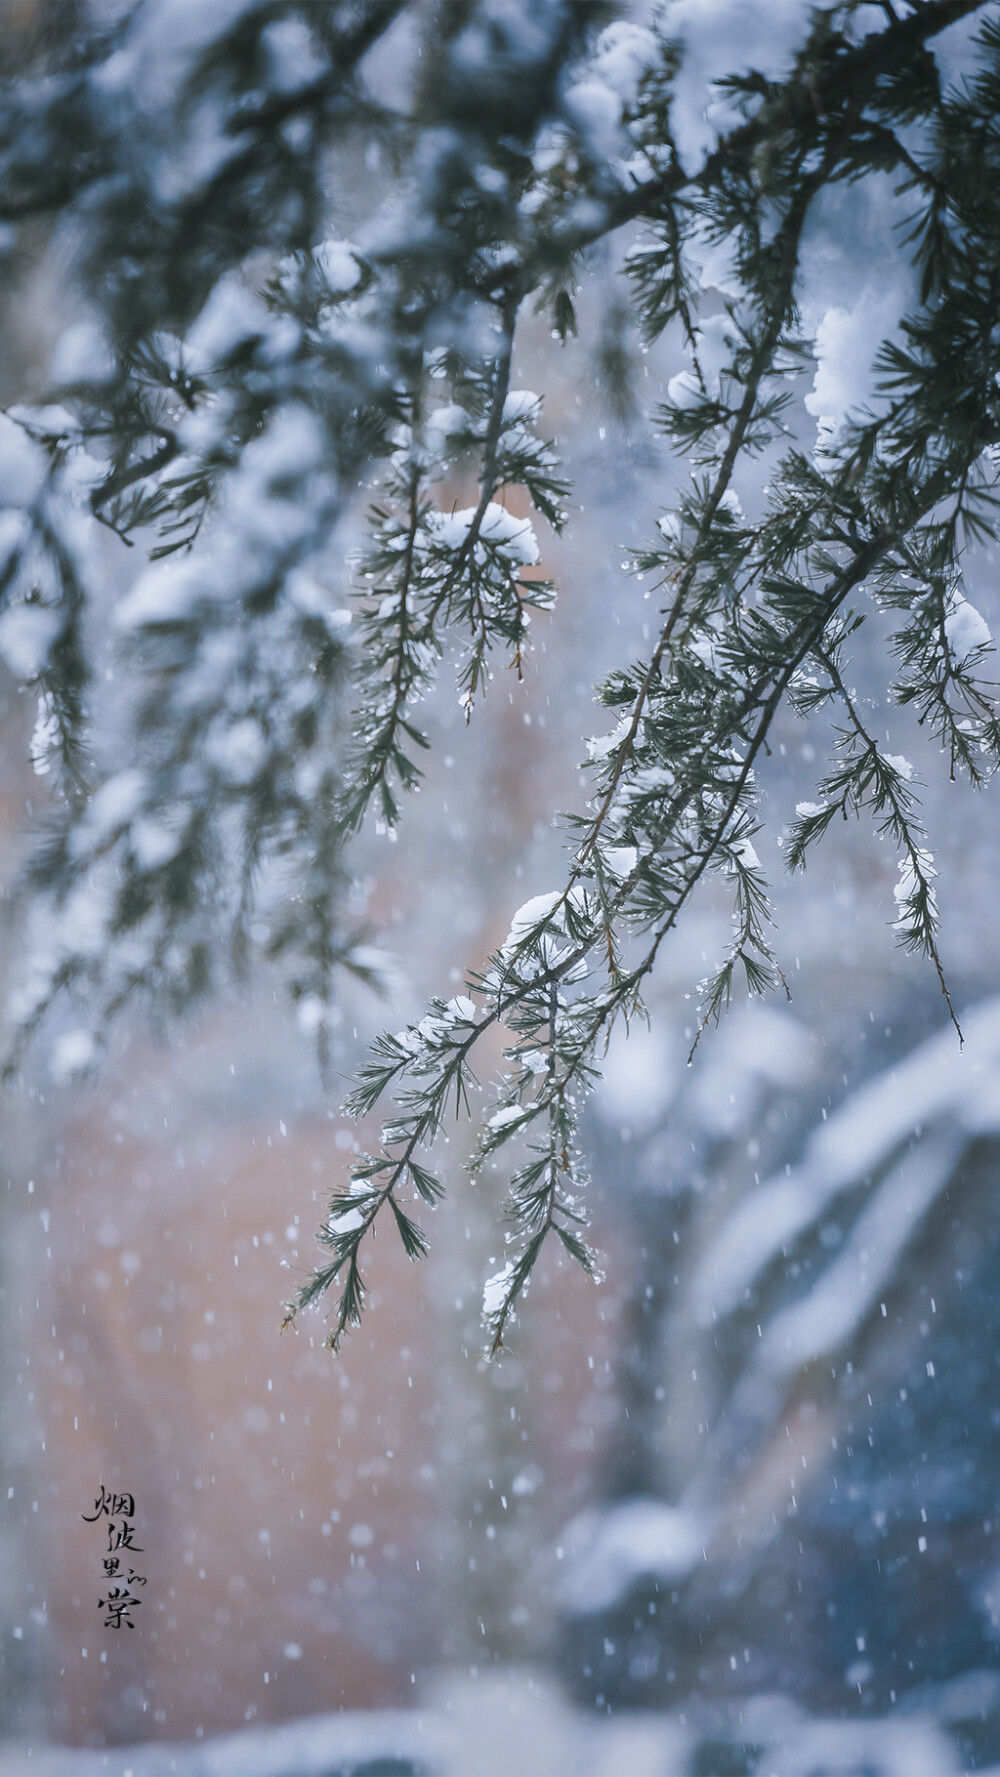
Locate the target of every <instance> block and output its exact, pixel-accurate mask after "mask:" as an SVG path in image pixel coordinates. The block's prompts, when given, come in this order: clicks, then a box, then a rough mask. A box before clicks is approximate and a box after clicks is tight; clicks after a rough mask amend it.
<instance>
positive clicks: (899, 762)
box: [882, 753, 913, 784]
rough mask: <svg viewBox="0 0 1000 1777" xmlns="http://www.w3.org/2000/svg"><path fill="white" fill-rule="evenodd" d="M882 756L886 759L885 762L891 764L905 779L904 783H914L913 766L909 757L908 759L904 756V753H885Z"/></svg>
mask: <svg viewBox="0 0 1000 1777" xmlns="http://www.w3.org/2000/svg"><path fill="white" fill-rule="evenodd" d="M882 758H883V759H884V760H885V763H886V764H887V765H889V766H891V767H892V770H893V771H895V772H896V773H897V774H898V776H899V777H901V778H902V779H903V782H904V783H907V784H909V783H912V781H913V766H912V765H911V764H910V761H909V759H907V758H906V757H905V756H904V754H902V753H883V754H882Z"/></svg>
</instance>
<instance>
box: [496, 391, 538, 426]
mask: <svg viewBox="0 0 1000 1777" xmlns="http://www.w3.org/2000/svg"><path fill="white" fill-rule="evenodd" d="M541 404H542V403H541V397H540V396H538V395H536V394H535V393H534V390H533V389H511V391H510V394H509V395H508V396H507V398H506V400H505V401H504V404H503V417H504V423H505V424H506V425H513V424H514V423H515V421H517V420H533V419H534V418H535V416H536V415H537V413H538V409H539V408H540V407H541Z"/></svg>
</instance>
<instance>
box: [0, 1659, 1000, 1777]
mask: <svg viewBox="0 0 1000 1777" xmlns="http://www.w3.org/2000/svg"><path fill="white" fill-rule="evenodd" d="M966 1768H967V1767H966V1766H965V1765H964V1764H963V1762H962V1760H961V1758H960V1756H959V1754H958V1753H957V1751H956V1749H955V1747H954V1745H953V1743H952V1742H951V1740H950V1739H949V1738H947V1737H946V1736H945V1735H944V1734H942V1732H941V1730H940V1729H939V1728H938V1726H937V1725H936V1723H935V1722H933V1721H932V1720H931V1719H930V1718H929V1717H926V1716H920V1715H914V1716H911V1717H909V1718H904V1717H896V1718H894V1719H892V1720H891V1721H869V1722H847V1721H821V1720H816V1719H814V1718H810V1717H807V1716H805V1715H803V1714H802V1713H800V1712H799V1711H797V1710H796V1709H795V1708H794V1707H793V1706H792V1705H790V1704H788V1703H786V1702H785V1701H784V1700H782V1699H780V1698H767V1697H760V1698H755V1699H753V1700H752V1701H750V1702H749V1703H748V1704H747V1705H746V1706H745V1707H744V1708H743V1709H742V1710H740V1711H739V1712H738V1713H733V1712H730V1713H729V1714H728V1715H726V1716H725V1717H723V1716H721V1715H720V1716H719V1717H718V1719H717V1720H716V1721H715V1722H714V1724H713V1723H712V1722H711V1720H710V1719H709V1717H708V1716H707V1715H702V1716H701V1717H700V1718H699V1719H698V1721H697V1722H696V1721H695V1720H694V1719H693V1718H692V1717H690V1716H687V1717H686V1716H685V1715H684V1714H683V1713H678V1714H676V1715H657V1714H653V1713H647V1714H632V1715H620V1716H617V1717H615V1716H611V1717H598V1716H595V1715H593V1714H589V1713H584V1712H582V1711H579V1710H576V1709H573V1708H572V1707H570V1706H569V1705H568V1704H567V1703H566V1702H565V1701H564V1699H563V1698H562V1697H561V1696H560V1694H559V1693H558V1692H557V1691H556V1690H555V1689H554V1688H552V1687H551V1686H550V1685H549V1684H548V1683H547V1681H545V1680H543V1679H540V1678H538V1677H537V1676H535V1675H532V1674H530V1673H517V1672H515V1673H511V1674H508V1675H506V1676H504V1677H501V1678H497V1679H486V1678H481V1679H479V1680H476V1681H471V1680H454V1679H451V1680H448V1681H447V1682H445V1683H443V1684H442V1685H441V1686H440V1687H439V1689H438V1691H437V1693H436V1694H435V1695H434V1696H433V1697H432V1698H431V1699H430V1701H429V1704H428V1707H427V1708H425V1709H420V1710H412V1711H409V1710H408V1711H403V1710H397V1711H392V1710H384V1711H379V1712H372V1713H363V1712H356V1713H350V1714H345V1715H323V1716H313V1717H311V1718H309V1719H307V1720H303V1721H298V1722H290V1723H288V1724H286V1725H285V1726H283V1727H278V1728H260V1729H255V1730H251V1731H248V1732H245V1733H239V1734H232V1735H228V1736H225V1737H222V1738H219V1739H216V1740H213V1741H203V1742H200V1743H198V1744H195V1745H186V1746H182V1745H175V1746H165V1745H161V1746H140V1747H131V1748H129V1747H119V1748H114V1749H112V1750H110V1751H107V1752H90V1751H80V1750H75V1749H74V1750H71V1749H68V1748H64V1747H56V1746H46V1745H31V1746H29V1745H27V1744H24V1745H17V1746H15V1745H7V1746H4V1747H0V1772H2V1773H3V1777H692V1774H693V1773H697V1774H698V1777H723V1774H725V1777H743V1773H746V1774H747V1777H750V1774H753V1777H960V1774H961V1773H963V1772H964V1770H965V1769H966ZM977 1777H1000V1767H996V1768H994V1769H992V1770H990V1771H985V1770H982V1771H980V1772H978V1773H977Z"/></svg>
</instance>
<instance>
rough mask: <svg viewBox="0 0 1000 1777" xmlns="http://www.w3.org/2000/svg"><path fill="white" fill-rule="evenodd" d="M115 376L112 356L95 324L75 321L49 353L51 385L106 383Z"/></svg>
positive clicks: (105, 340)
mask: <svg viewBox="0 0 1000 1777" xmlns="http://www.w3.org/2000/svg"><path fill="white" fill-rule="evenodd" d="M114 374H115V357H114V353H113V352H112V350H111V347H110V346H109V344H108V342H107V339H106V338H105V336H104V334H103V332H102V331H101V329H100V327H99V326H98V325H97V323H96V322H95V321H75V322H74V323H73V325H72V327H67V328H66V329H65V331H64V332H63V333H61V334H60V335H59V338H58V340H57V341H56V347H55V351H54V352H53V354H52V369H51V375H52V381H53V382H54V383H57V384H59V385H60V386H61V387H63V388H72V387H74V386H76V385H77V384H79V383H108V382H111V380H112V379H113V377H114Z"/></svg>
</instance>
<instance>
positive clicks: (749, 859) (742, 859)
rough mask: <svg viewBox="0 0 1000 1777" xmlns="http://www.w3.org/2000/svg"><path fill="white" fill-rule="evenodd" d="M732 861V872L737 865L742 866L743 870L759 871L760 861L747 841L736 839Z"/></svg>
mask: <svg viewBox="0 0 1000 1777" xmlns="http://www.w3.org/2000/svg"><path fill="white" fill-rule="evenodd" d="M733 859H734V863H733V869H734V870H735V869H736V867H737V863H739V864H742V866H743V868H744V870H759V869H760V859H759V857H758V856H757V853H756V852H755V850H754V848H753V846H752V845H751V843H750V841H749V839H738V840H737V841H736V844H735V845H734V846H733Z"/></svg>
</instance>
